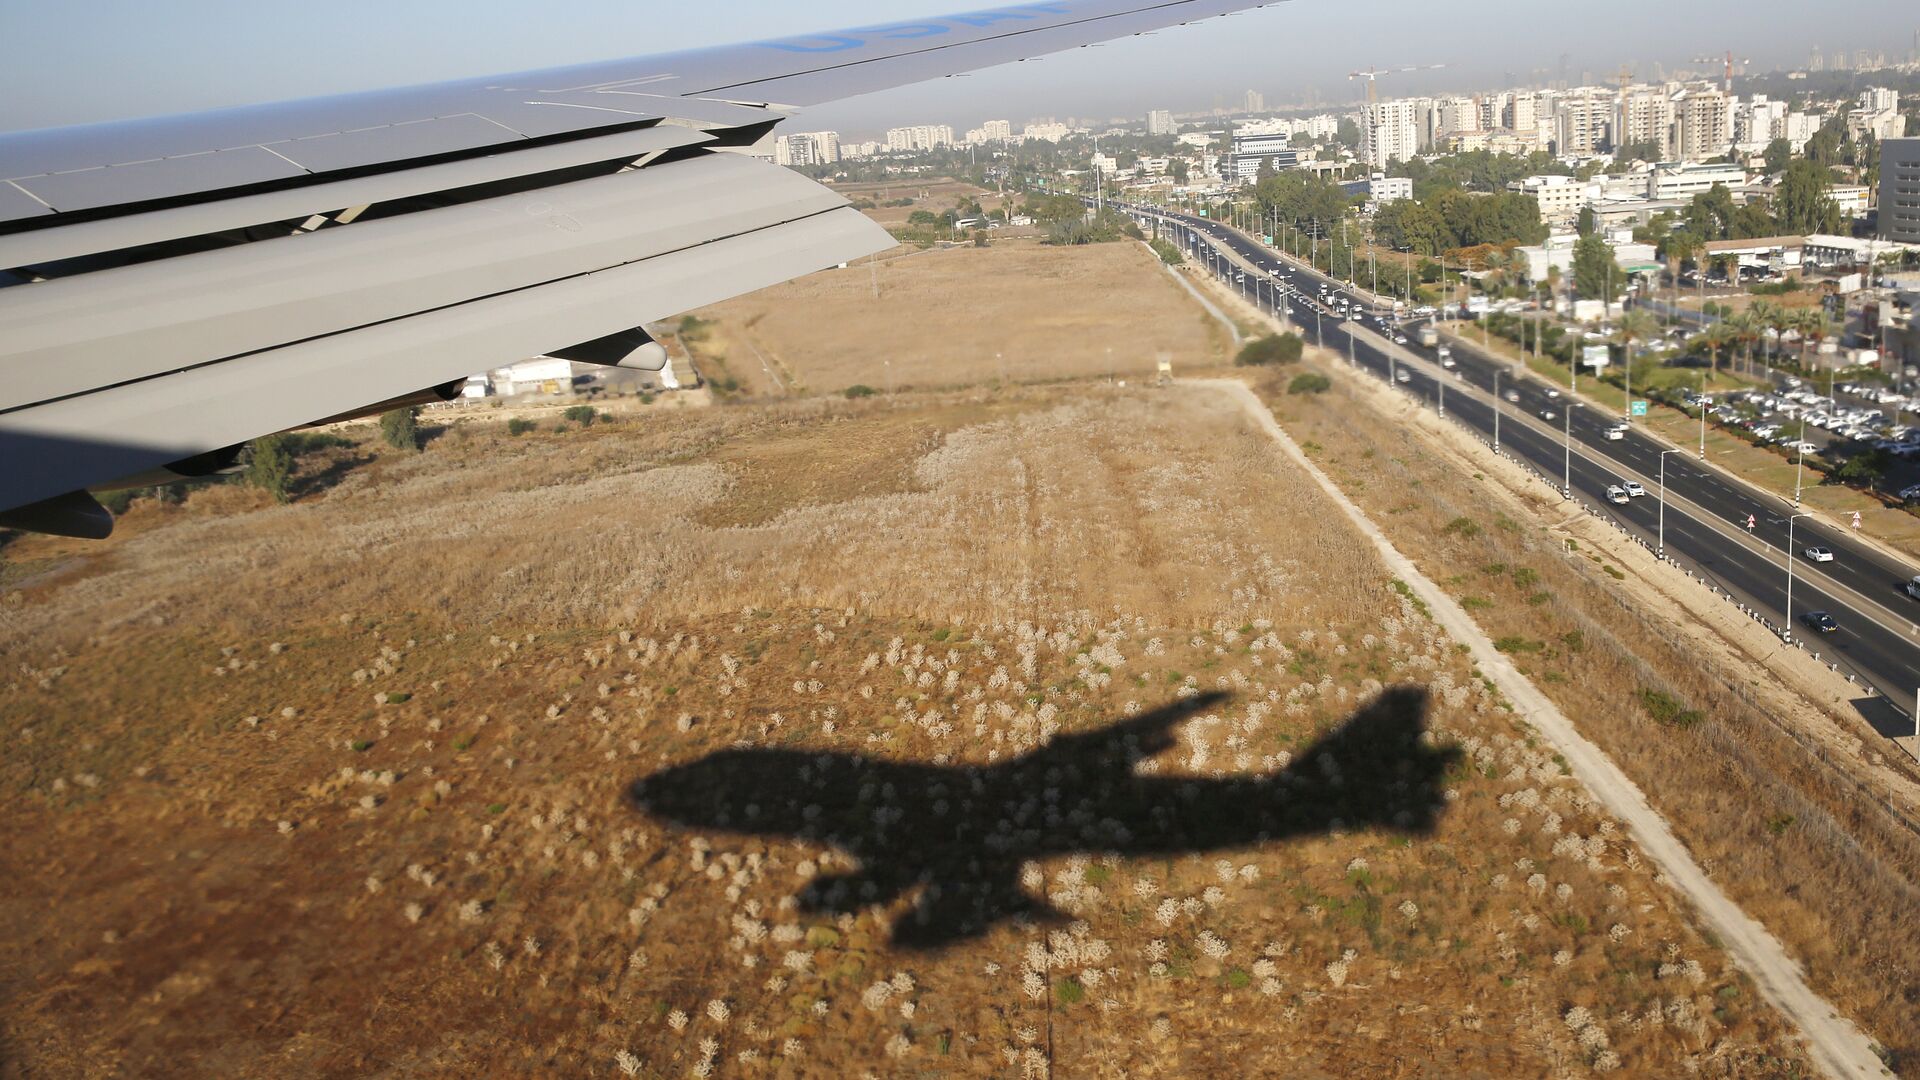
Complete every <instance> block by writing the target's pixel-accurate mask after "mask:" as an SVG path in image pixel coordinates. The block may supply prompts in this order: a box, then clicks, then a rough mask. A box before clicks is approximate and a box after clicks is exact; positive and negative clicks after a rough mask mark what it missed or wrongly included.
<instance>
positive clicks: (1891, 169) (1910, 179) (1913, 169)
mask: <svg viewBox="0 0 1920 1080" xmlns="http://www.w3.org/2000/svg"><path fill="white" fill-rule="evenodd" d="M1880 237H1881V239H1884V240H1894V241H1899V242H1902V243H1908V244H1913V243H1920V138H1915V139H1888V140H1887V141H1886V142H1883V143H1881V144H1880Z"/></svg>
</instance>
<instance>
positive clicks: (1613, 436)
mask: <svg viewBox="0 0 1920 1080" xmlns="http://www.w3.org/2000/svg"><path fill="white" fill-rule="evenodd" d="M1604 437H1605V438H1606V440H1607V441H1608V442H1619V441H1620V440H1622V439H1624V438H1626V437H1627V429H1626V428H1623V427H1610V428H1608V429H1607V430H1606V432H1605V435H1604Z"/></svg>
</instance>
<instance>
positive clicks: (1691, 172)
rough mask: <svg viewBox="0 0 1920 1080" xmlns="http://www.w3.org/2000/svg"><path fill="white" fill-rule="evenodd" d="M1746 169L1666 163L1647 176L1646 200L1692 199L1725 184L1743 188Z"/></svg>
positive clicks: (1730, 166) (1656, 167)
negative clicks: (1716, 185) (1715, 186)
mask: <svg viewBox="0 0 1920 1080" xmlns="http://www.w3.org/2000/svg"><path fill="white" fill-rule="evenodd" d="M1746 183H1747V170H1746V169H1744V168H1742V167H1741V166H1739V165H1707V164H1688V163H1685V162H1664V163H1662V164H1659V165H1656V166H1654V167H1653V171H1652V172H1650V173H1648V174H1647V192H1646V194H1647V198H1649V199H1691V198H1693V197H1694V196H1695V195H1701V194H1704V193H1706V192H1708V191H1711V190H1712V189H1713V185H1715V184H1724V185H1725V186H1726V187H1727V188H1728V189H1733V188H1737V187H1744V186H1746Z"/></svg>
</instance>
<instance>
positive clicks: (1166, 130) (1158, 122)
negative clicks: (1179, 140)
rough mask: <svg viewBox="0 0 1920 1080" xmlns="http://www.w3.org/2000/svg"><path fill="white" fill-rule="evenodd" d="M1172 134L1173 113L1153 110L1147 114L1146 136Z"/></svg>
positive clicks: (1168, 110) (1167, 110) (1164, 110)
mask: <svg viewBox="0 0 1920 1080" xmlns="http://www.w3.org/2000/svg"><path fill="white" fill-rule="evenodd" d="M1173 133H1174V123H1173V111H1172V110H1170V109H1155V110H1153V111H1152V112H1150V113H1148V114H1147V134H1149V135H1171V134H1173Z"/></svg>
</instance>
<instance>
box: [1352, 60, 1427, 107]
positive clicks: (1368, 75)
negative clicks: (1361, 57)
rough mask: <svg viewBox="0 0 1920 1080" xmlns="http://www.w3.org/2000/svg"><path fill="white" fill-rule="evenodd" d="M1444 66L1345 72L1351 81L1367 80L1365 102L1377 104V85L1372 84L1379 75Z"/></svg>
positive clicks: (1378, 92) (1378, 93)
mask: <svg viewBox="0 0 1920 1080" xmlns="http://www.w3.org/2000/svg"><path fill="white" fill-rule="evenodd" d="M1446 66H1447V65H1445V64H1423V65H1418V66H1415V67H1402V68H1368V69H1367V70H1365V71H1349V72H1347V79H1348V81H1352V80H1354V79H1365V80H1367V104H1369V105H1377V104H1379V102H1380V91H1379V89H1378V87H1376V86H1375V85H1374V80H1375V79H1378V78H1379V77H1380V76H1382V75H1398V74H1401V73H1403V72H1408V71H1439V70H1440V69H1441V68H1443V67H1446Z"/></svg>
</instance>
